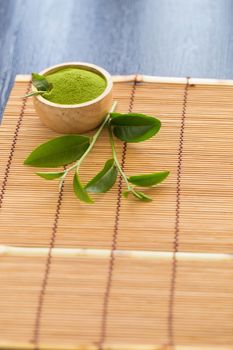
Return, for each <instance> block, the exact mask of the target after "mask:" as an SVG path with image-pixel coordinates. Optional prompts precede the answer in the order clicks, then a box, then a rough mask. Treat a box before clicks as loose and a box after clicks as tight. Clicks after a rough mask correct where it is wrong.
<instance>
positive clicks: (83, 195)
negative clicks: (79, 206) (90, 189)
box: [73, 173, 94, 203]
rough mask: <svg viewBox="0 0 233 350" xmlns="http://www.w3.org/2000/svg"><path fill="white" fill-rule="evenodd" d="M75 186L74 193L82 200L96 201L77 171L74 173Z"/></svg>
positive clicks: (87, 201)
mask: <svg viewBox="0 0 233 350" xmlns="http://www.w3.org/2000/svg"><path fill="white" fill-rule="evenodd" d="M73 188H74V193H75V194H76V197H78V199H80V201H82V202H85V203H94V201H93V199H92V198H91V197H90V196H89V195H88V193H87V191H86V190H85V188H84V187H83V185H82V184H81V182H80V180H79V176H78V174H77V173H75V174H74V180H73Z"/></svg>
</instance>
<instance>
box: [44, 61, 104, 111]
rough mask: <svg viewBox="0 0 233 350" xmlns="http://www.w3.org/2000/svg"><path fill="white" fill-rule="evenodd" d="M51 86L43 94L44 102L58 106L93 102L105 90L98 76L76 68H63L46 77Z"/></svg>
mask: <svg viewBox="0 0 233 350" xmlns="http://www.w3.org/2000/svg"><path fill="white" fill-rule="evenodd" d="M46 79H47V80H48V82H49V83H52V84H53V88H52V90H51V91H50V92H46V93H44V94H43V97H44V98H46V100H49V101H51V102H54V103H59V104H64V105H65V104H78V103H84V102H87V101H91V100H94V99H95V98H96V97H98V96H99V95H101V94H102V93H103V92H104V90H105V88H106V80H105V79H104V78H103V77H101V76H100V75H98V74H96V73H94V72H91V71H88V70H84V69H78V68H65V69H61V70H59V71H57V72H55V73H52V74H48V75H46Z"/></svg>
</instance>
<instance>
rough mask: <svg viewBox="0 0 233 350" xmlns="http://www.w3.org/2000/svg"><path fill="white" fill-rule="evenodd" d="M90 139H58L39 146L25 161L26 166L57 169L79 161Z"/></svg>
mask: <svg viewBox="0 0 233 350" xmlns="http://www.w3.org/2000/svg"><path fill="white" fill-rule="evenodd" d="M89 144H90V139H89V137H87V136H81V135H65V136H61V137H56V138H55V139H52V140H50V141H48V142H45V143H43V144H42V145H40V146H38V147H37V148H36V149H35V150H34V151H32V153H31V154H30V155H29V156H28V157H27V159H26V160H25V161H24V164H25V165H30V166H35V167H48V168H56V167H58V166H61V165H66V164H69V163H72V162H74V161H76V160H77V159H79V158H80V157H81V156H82V155H83V154H84V152H85V151H86V150H87V148H88V147H89Z"/></svg>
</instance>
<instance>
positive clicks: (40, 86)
mask: <svg viewBox="0 0 233 350" xmlns="http://www.w3.org/2000/svg"><path fill="white" fill-rule="evenodd" d="M32 85H33V86H34V87H35V88H36V91H32V92H30V93H29V94H27V95H26V96H24V97H30V96H37V95H43V94H44V93H45V92H49V91H51V90H52V88H53V84H51V83H49V82H48V80H47V79H46V77H45V76H44V75H40V74H37V73H32Z"/></svg>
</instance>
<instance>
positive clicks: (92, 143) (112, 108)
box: [60, 101, 117, 187]
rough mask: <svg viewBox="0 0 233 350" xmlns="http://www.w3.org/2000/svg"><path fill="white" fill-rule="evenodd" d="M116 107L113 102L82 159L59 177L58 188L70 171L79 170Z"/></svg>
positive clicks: (115, 103) (115, 102)
mask: <svg viewBox="0 0 233 350" xmlns="http://www.w3.org/2000/svg"><path fill="white" fill-rule="evenodd" d="M116 106H117V101H114V102H113V104H112V107H111V109H110V111H109V112H108V114H107V116H106V117H105V119H104V121H103V122H102V124H101V125H100V127H99V129H98V130H97V132H96V133H95V135H94V136H93V137H92V140H91V143H90V145H89V147H88V149H87V150H86V151H85V152H84V153H83V155H82V157H81V158H80V159H79V160H77V162H75V163H74V164H73V165H71V166H70V167H69V168H67V169H66V170H65V172H64V175H63V176H62V177H61V180H60V187H61V185H62V183H63V181H64V180H65V177H66V175H67V174H68V172H69V171H71V170H73V169H75V168H76V171H78V170H79V167H80V165H81V163H82V162H83V161H84V159H85V158H86V157H87V155H88V154H89V153H90V151H91V150H92V148H93V146H94V144H95V143H96V141H97V139H98V137H99V136H100V134H101V132H102V130H103V128H104V127H105V125H106V124H107V122H108V120H109V118H110V114H111V113H113V112H114V111H115V109H116Z"/></svg>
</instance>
